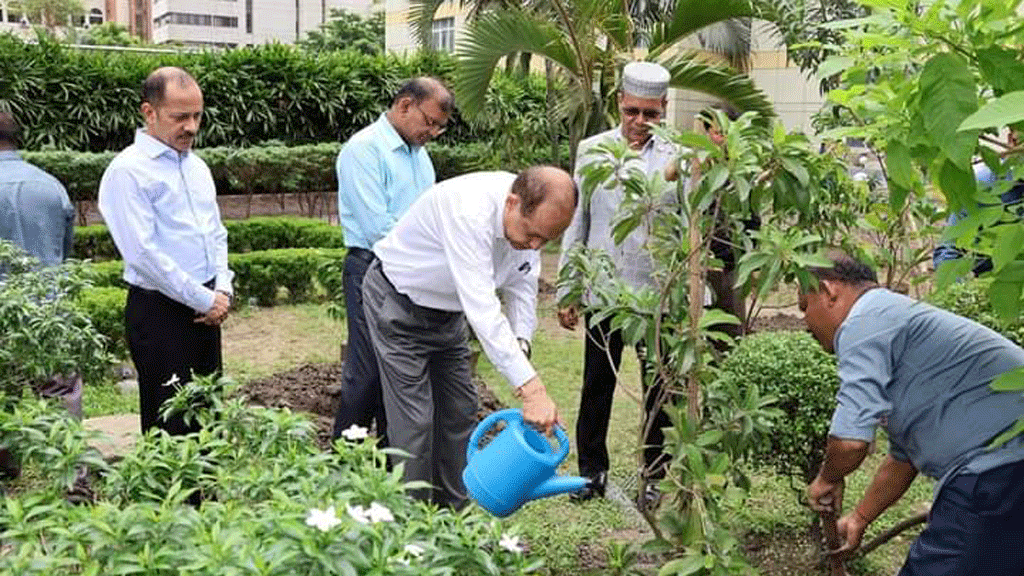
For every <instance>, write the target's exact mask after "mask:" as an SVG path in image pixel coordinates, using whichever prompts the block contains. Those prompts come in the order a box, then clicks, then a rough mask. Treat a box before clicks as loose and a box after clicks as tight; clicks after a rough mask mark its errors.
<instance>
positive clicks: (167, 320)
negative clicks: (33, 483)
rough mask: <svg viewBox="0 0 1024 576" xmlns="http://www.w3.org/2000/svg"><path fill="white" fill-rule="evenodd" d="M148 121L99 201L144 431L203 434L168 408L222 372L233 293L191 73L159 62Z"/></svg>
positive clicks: (145, 105) (148, 97) (149, 86)
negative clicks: (196, 381)
mask: <svg viewBox="0 0 1024 576" xmlns="http://www.w3.org/2000/svg"><path fill="white" fill-rule="evenodd" d="M141 110H142V115H143V116H144V118H145V121H146V127H145V128H144V129H142V130H139V131H137V132H136V133H135V143H134V144H132V145H131V146H129V147H128V148H125V149H124V150H123V151H122V152H121V153H120V154H118V155H117V157H115V158H114V160H113V161H112V162H111V163H110V165H109V166H108V167H107V169H106V171H105V172H104V173H103V179H102V181H101V182H100V193H99V207H100V213H101V214H102V215H103V219H104V220H105V221H106V224H107V227H108V228H109V229H110V234H111V236H112V237H113V238H114V243H115V244H116V245H117V249H118V251H120V253H121V257H122V258H123V259H124V264H125V266H124V280H125V281H126V282H127V283H128V284H129V290H128V302H127V305H126V307H125V322H126V326H127V335H128V347H129V350H130V351H131V355H132V360H133V361H134V363H135V368H136V370H137V372H138V378H139V405H140V412H141V421H142V430H143V432H145V431H146V430H148V429H149V428H151V427H159V428H163V429H164V430H166V431H168V432H169V433H171V434H184V433H188V432H192V431H195V430H196V428H195V425H186V424H185V422H184V421H183V420H182V418H181V417H180V416H175V417H172V418H170V419H168V420H166V421H165V420H163V419H161V418H159V411H160V406H161V405H162V404H163V403H164V401H166V400H167V399H169V398H170V397H171V396H173V395H174V392H175V386H167V385H166V384H167V382H168V381H169V380H171V379H172V378H177V380H178V382H179V383H180V384H184V383H185V382H188V381H189V380H191V376H192V373H193V372H194V373H195V374H201V375H208V374H215V373H219V372H220V370H221V341H220V336H221V335H220V325H221V323H222V322H224V319H225V318H226V317H227V315H228V309H229V307H230V303H231V298H232V294H233V291H232V288H231V280H232V278H233V277H234V274H233V273H232V272H231V270H229V269H228V247H227V237H228V234H227V230H226V229H225V228H224V225H223V223H222V222H221V219H220V211H219V209H218V207H217V198H216V190H215V189H214V185H213V177H212V176H211V175H210V169H209V168H207V166H206V163H205V162H203V160H202V159H201V158H199V157H198V156H196V155H195V153H193V152H192V150H191V148H192V143H193V141H194V140H195V137H196V134H197V132H198V131H199V125H200V122H201V121H202V114H203V94H202V91H201V90H200V88H199V85H198V84H197V83H196V81H195V79H194V78H192V76H191V75H189V74H188V72H186V71H184V70H182V69H180V68H173V67H166V68H158V69H157V70H155V71H153V72H152V73H151V74H150V75H149V77H148V78H146V80H145V82H144V83H143V87H142V108H141Z"/></svg>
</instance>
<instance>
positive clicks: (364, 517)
mask: <svg viewBox="0 0 1024 576" xmlns="http://www.w3.org/2000/svg"><path fill="white" fill-rule="evenodd" d="M346 509H347V510H348V515H349V516H351V517H352V518H354V519H355V521H356V522H359V523H360V524H376V523H377V522H394V521H395V517H394V516H393V515H392V514H391V510H388V508H387V506H384V505H382V504H378V503H376V502H373V503H372V504H370V507H369V508H363V507H362V506H359V505H356V506H346Z"/></svg>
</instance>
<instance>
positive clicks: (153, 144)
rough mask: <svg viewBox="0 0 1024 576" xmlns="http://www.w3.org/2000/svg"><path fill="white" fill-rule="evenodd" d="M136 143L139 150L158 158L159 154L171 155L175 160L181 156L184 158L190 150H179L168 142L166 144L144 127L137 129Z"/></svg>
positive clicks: (150, 156) (149, 156) (148, 155)
mask: <svg viewBox="0 0 1024 576" xmlns="http://www.w3.org/2000/svg"><path fill="white" fill-rule="evenodd" d="M135 145H136V146H138V148H139V150H142V152H143V154H145V155H146V157H148V158H157V157H159V156H164V155H169V156H170V157H171V158H174V159H175V160H177V159H179V158H180V159H182V160H184V159H185V158H187V157H188V153H189V151H188V150H186V151H184V152H178V151H177V150H175V149H174V148H171V147H170V146H168V145H167V144H164V143H163V142H161V141H159V140H157V139H156V138H154V137H152V136H150V135H149V134H146V132H145V131H144V130H143V129H142V128H139V129H138V130H136V131H135Z"/></svg>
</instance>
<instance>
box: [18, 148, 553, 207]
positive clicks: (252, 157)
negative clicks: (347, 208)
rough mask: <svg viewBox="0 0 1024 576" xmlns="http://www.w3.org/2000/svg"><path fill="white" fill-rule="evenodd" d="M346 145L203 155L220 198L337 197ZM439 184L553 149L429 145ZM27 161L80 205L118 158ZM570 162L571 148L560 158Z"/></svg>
mask: <svg viewBox="0 0 1024 576" xmlns="http://www.w3.org/2000/svg"><path fill="white" fill-rule="evenodd" d="M340 148H341V144H338V143H327V144H311V145H305V146H290V147H289V146H281V145H268V146H258V147H253V148H204V149H197V150H196V154H198V155H199V156H201V157H202V158H203V160H205V161H206V163H207V164H208V165H209V167H210V172H211V173H212V174H213V179H214V184H215V185H216V187H217V194H220V195H231V194H281V193H296V192H317V191H325V190H327V191H334V190H337V189H338V181H337V177H336V175H335V172H334V161H335V159H336V158H337V156H338V150H339V149H340ZM427 149H428V151H429V152H430V157H431V159H432V160H433V162H434V170H435V172H436V173H437V179H438V180H446V179H448V178H452V177H454V176H458V175H460V174H465V173H466V172H472V171H474V170H511V171H516V170H519V169H521V168H524V167H526V166H529V165H532V164H547V163H550V162H551V158H550V150H549V148H547V147H535V148H527V149H522V150H520V151H518V152H517V154H516V155H515V159H514V161H510V162H505V161H504V160H503V156H502V153H501V152H500V151H498V150H496V149H495V148H494V147H492V146H491V145H489V144H486V143H482V142H477V143H472V144H461V145H458V146H445V145H442V144H438V143H436V142H432V143H430V144H428V145H427ZM22 156H23V158H24V159H25V160H26V161H27V162H29V163H31V164H34V165H36V166H38V167H40V168H42V169H43V170H45V171H46V172H49V173H50V174H52V175H53V176H54V177H55V178H57V179H58V180H60V181H61V182H62V183H63V184H64V187H65V188H67V190H68V194H69V195H70V196H71V199H72V200H73V201H75V202H82V201H94V200H96V197H97V194H98V193H99V187H100V179H101V178H102V177H103V171H104V170H105V169H106V168H107V164H109V163H110V161H111V160H112V159H113V158H114V156H115V153H113V152H103V153H91V152H65V151H46V152H27V151H23V152H22ZM560 158H561V159H562V161H563V162H565V161H567V160H568V148H567V147H564V146H563V150H562V152H561V154H560Z"/></svg>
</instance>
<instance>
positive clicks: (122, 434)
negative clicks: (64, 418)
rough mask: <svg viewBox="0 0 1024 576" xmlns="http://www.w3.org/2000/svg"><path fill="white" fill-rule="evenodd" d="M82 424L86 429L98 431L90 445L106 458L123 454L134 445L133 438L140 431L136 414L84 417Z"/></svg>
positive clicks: (136, 436)
mask: <svg viewBox="0 0 1024 576" xmlns="http://www.w3.org/2000/svg"><path fill="white" fill-rule="evenodd" d="M82 425H83V426H85V429H86V430H89V431H95V432H98V433H99V436H98V437H97V438H96V439H95V440H93V442H92V445H93V447H95V448H96V449H97V450H99V451H100V453H101V454H103V457H104V458H105V459H107V460H110V459H111V458H116V457H120V456H124V455H125V454H126V453H127V452H128V451H130V450H131V449H132V446H134V445H135V439H136V438H138V437H139V433H140V432H139V428H140V424H139V415H138V414H114V415H112V416H100V417H98V418H86V419H85V420H84V421H83V422H82Z"/></svg>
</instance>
